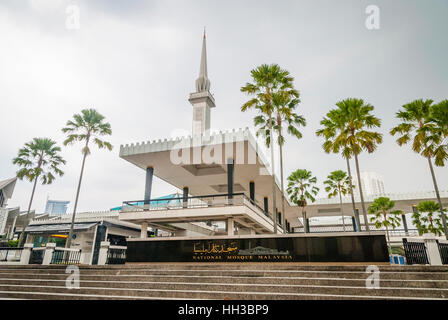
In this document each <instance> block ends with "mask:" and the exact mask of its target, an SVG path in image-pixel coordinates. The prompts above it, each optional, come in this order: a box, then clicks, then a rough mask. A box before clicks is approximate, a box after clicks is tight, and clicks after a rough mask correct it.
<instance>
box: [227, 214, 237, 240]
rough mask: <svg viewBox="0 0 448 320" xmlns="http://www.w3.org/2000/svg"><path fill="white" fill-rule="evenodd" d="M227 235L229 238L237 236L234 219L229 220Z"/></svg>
mask: <svg viewBox="0 0 448 320" xmlns="http://www.w3.org/2000/svg"><path fill="white" fill-rule="evenodd" d="M227 235H228V236H233V235H235V221H233V218H228V219H227Z"/></svg>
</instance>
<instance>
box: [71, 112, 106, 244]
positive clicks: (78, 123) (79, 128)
mask: <svg viewBox="0 0 448 320" xmlns="http://www.w3.org/2000/svg"><path fill="white" fill-rule="evenodd" d="M103 120H104V116H103V115H101V114H100V113H98V111H96V110H95V109H84V110H81V114H75V115H74V116H73V120H69V121H67V124H66V127H65V128H63V129H62V132H63V133H66V134H68V135H67V138H66V139H65V141H64V145H65V146H67V145H70V144H73V143H75V142H76V141H82V142H85V145H84V148H83V149H82V154H83V158H82V166H81V174H80V175H79V181H78V189H77V190H76V199H75V206H74V209H73V215H72V223H71V225H70V233H69V235H68V238H67V242H66V245H65V246H66V248H70V246H71V242H72V236H73V226H74V223H75V216H76V209H77V207H78V198H79V190H80V189H81V181H82V176H83V173H84V165H85V162H86V157H87V156H88V155H89V154H90V148H89V143H90V142H92V143H93V144H95V145H96V146H97V147H98V148H99V149H102V148H106V149H108V150H109V151H110V150H112V145H111V144H110V143H109V142H107V141H103V140H101V139H99V137H101V136H105V135H111V134H112V130H111V127H110V124H109V123H107V122H104V121H103Z"/></svg>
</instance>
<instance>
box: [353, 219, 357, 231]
mask: <svg viewBox="0 0 448 320" xmlns="http://www.w3.org/2000/svg"><path fill="white" fill-rule="evenodd" d="M352 224H353V232H356V231H357V228H356V218H355V217H352Z"/></svg>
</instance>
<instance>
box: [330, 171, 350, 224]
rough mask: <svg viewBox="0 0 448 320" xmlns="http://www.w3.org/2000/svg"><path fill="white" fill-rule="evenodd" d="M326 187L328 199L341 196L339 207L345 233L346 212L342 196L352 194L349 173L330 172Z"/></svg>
mask: <svg viewBox="0 0 448 320" xmlns="http://www.w3.org/2000/svg"><path fill="white" fill-rule="evenodd" d="M324 184H325V185H326V187H325V191H326V192H328V198H332V197H335V196H339V206H340V209H341V215H342V227H343V228H344V232H345V220H344V211H343V208H342V196H345V195H346V194H348V193H349V192H350V178H349V177H348V176H347V173H346V172H344V171H342V170H336V171H333V172H330V174H329V175H328V176H327V180H325V181H324Z"/></svg>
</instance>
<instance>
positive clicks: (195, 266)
mask: <svg viewBox="0 0 448 320" xmlns="http://www.w3.org/2000/svg"><path fill="white" fill-rule="evenodd" d="M369 265H376V266H377V267H378V268H379V269H380V271H394V272H446V273H448V266H424V265H411V266H409V265H406V266H399V265H389V264H388V265H382V264H375V263H372V264H362V265H352V264H348V265H341V264H339V265H328V264H325V265H309V264H299V263H231V262H229V263H201V262H198V263H170V264H167V263H146V264H125V265H107V266H88V265H79V268H80V269H88V270H108V271H109V270H116V269H119V270H138V269H141V270H148V269H150V270H155V269H161V270H184V269H189V270H208V269H209V270H227V269H233V270H266V271H269V270H292V271H294V270H306V271H360V272H364V271H365V270H366V268H367V266H369ZM61 268H65V266H64V265H49V266H43V265H0V270H1V269H44V270H49V269H61Z"/></svg>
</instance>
